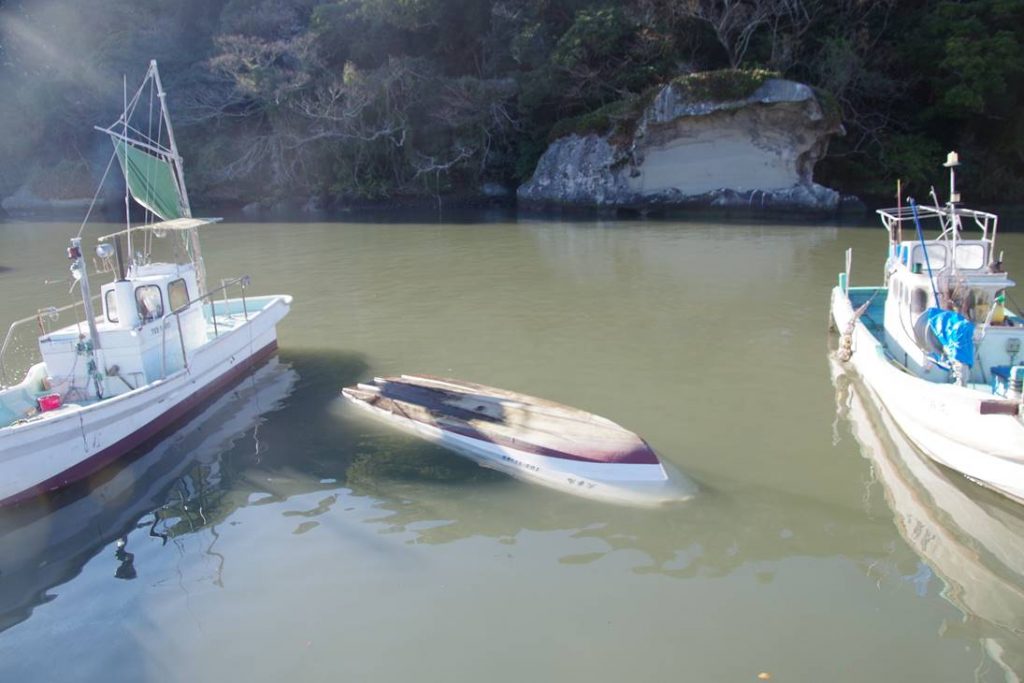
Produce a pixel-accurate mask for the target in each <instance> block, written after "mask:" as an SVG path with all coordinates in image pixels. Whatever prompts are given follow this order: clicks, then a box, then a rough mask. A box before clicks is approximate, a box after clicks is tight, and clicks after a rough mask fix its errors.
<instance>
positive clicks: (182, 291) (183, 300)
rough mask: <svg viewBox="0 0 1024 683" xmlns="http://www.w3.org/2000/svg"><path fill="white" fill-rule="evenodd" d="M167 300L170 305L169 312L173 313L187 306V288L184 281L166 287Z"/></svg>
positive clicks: (177, 281) (176, 281)
mask: <svg viewBox="0 0 1024 683" xmlns="http://www.w3.org/2000/svg"><path fill="white" fill-rule="evenodd" d="M167 298H168V299H169V300H170V303H171V310H172V311H173V312H175V313H177V312H178V311H180V310H181V309H183V308H185V307H186V306H188V286H187V285H186V284H185V281H184V280H175V281H174V282H172V283H171V284H169V285H167Z"/></svg>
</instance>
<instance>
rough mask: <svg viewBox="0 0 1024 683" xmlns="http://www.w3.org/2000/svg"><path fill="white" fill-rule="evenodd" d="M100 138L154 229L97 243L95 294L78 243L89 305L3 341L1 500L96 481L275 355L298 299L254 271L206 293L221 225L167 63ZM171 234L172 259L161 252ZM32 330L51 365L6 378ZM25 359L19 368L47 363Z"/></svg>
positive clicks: (47, 317) (42, 317) (57, 312)
mask: <svg viewBox="0 0 1024 683" xmlns="http://www.w3.org/2000/svg"><path fill="white" fill-rule="evenodd" d="M126 99H127V98H126ZM147 101H148V103H149V104H148V106H147V105H146V104H143V106H142V107H141V108H139V105H140V104H142V103H144V102H147ZM154 105H155V106H158V107H159V111H158V113H157V112H155V111H154V109H153V107H154ZM137 109H138V116H137V117H136V118H138V117H142V118H145V117H144V116H143V115H142V112H143V111H146V110H147V109H148V112H149V125H148V126H147V125H146V124H145V123H139V122H138V121H134V122H133V114H135V112H136V110H137ZM154 114H155V116H154ZM143 129H146V131H147V132H142V130H143ZM100 130H101V131H102V132H104V133H106V134H107V135H109V136H110V138H111V140H112V141H113V143H114V152H113V154H114V155H116V157H117V159H118V160H119V161H120V165H121V169H122V171H123V173H124V177H125V184H126V188H127V192H128V194H129V196H130V197H131V199H134V200H135V202H136V203H137V204H139V205H141V206H142V207H143V208H145V209H146V212H147V214H146V218H145V222H144V223H142V224H141V225H138V224H136V225H131V224H130V223H129V225H128V226H127V227H126V229H125V230H122V231H120V232H117V233H115V234H112V235H107V236H105V237H101V238H99V240H100V245H99V246H98V247H97V249H96V258H97V260H98V263H99V264H100V266H101V268H102V270H103V271H104V272H107V273H109V274H110V275H111V281H110V282H107V283H106V284H103V285H102V286H101V288H100V292H99V294H98V296H96V297H93V295H92V292H91V291H90V287H89V272H88V266H89V261H90V259H88V256H87V252H86V250H85V249H84V247H83V242H82V238H81V231H80V232H79V235H78V236H76V237H74V238H72V239H71V247H70V248H69V249H68V258H69V260H70V261H71V273H72V275H73V277H74V279H75V281H76V283H77V285H78V287H79V289H80V291H81V300H80V302H78V303H76V304H70V305H68V306H64V307H63V308H56V307H48V308H41V309H39V311H38V312H37V314H36V315H33V316H29V317H27V318H25V319H23V320H19V321H16V322H15V323H13V324H12V325H11V326H10V329H9V330H8V332H7V336H6V337H5V338H4V339H3V343H2V345H0V506H3V505H7V504H13V503H17V502H19V501H23V500H26V499H29V498H32V497H35V496H37V495H39V494H41V493H45V492H47V491H50V490H53V489H56V488H60V487H61V486H64V485H65V484H67V483H70V482H72V481H74V480H77V479H81V478H84V477H86V476H88V475H89V474H91V473H93V472H96V471H98V470H99V469H101V468H102V467H104V466H105V465H107V464H109V463H110V462H112V461H113V460H115V459H116V458H118V457H120V456H121V455H123V454H125V453H127V452H128V451H131V450H133V449H135V448H138V447H140V446H142V445H143V444H147V443H150V442H151V441H152V440H153V439H154V438H155V437H157V436H158V435H160V434H162V433H164V432H166V431H167V430H168V429H170V428H172V427H173V426H175V425H178V424H180V423H181V422H182V420H183V419H184V418H186V417H188V416H189V415H191V414H193V413H194V412H195V411H197V410H199V409H200V408H201V407H202V406H204V405H205V403H206V402H208V401H210V400H212V399H213V398H215V397H216V396H217V395H218V394H219V392H221V391H223V390H224V388H226V387H227V386H229V385H230V384H231V383H232V382H235V381H237V380H238V378H239V377H241V376H242V375H244V374H245V373H246V372H248V371H249V370H250V369H251V368H252V367H253V366H254V365H256V364H258V363H260V362H262V361H265V360H266V359H267V358H268V357H269V356H271V355H272V354H273V353H274V351H275V350H276V348H277V330H276V326H277V323H278V322H279V321H280V320H281V319H282V318H283V317H284V316H285V315H287V313H288V311H289V308H290V305H291V297H290V296H287V295H276V296H261V297H253V296H251V295H247V292H246V289H247V287H248V285H249V277H248V276H241V277H238V278H234V279H231V280H222V281H221V284H220V286H219V287H217V288H215V289H210V288H209V287H207V284H206V273H205V267H204V264H203V258H202V255H201V253H200V250H199V235H198V228H199V227H201V226H204V225H208V224H210V223H213V222H215V221H216V220H219V219H203V218H193V217H192V211H191V207H190V205H189V201H188V194H187V192H186V190H185V181H184V171H183V168H182V160H181V157H180V156H179V155H178V151H177V147H176V146H175V143H174V136H173V133H172V129H171V122H170V118H169V116H168V114H167V109H166V106H165V93H164V91H163V88H162V86H161V85H160V76H159V73H158V72H157V68H156V62H151V63H150V67H149V70H148V71H147V73H146V78H145V80H144V81H143V84H142V86H140V88H139V90H138V91H137V92H136V93H135V96H134V97H133V98H131V99H130V100H127V101H126V103H125V109H124V114H123V115H122V117H121V118H120V119H119V120H118V121H117V122H116V123H114V124H113V125H111V126H109V127H107V128H101V129H100ZM112 161H113V160H112ZM128 205H129V202H128V197H127V196H126V201H125V206H126V213H127V207H128ZM129 215H130V214H129ZM82 227H83V229H84V227H85V223H83V225H82ZM161 238H167V242H168V243H170V244H169V245H168V246H172V247H173V248H174V250H175V252H176V254H175V258H174V259H173V261H172V262H159V261H158V260H157V259H156V258H154V254H153V249H154V246H155V244H156V243H157V242H158V241H159V240H160V239H161ZM229 291H230V292H232V293H235V292H237V293H239V294H240V296H238V297H237V298H228V295H229ZM33 330H36V332H35V333H34V336H36V341H37V342H38V347H37V350H38V357H41V362H35V363H32V364H31V365H30V366H29V367H28V369H27V371H26V372H25V374H24V375H23V376H22V379H20V381H16V383H13V384H8V380H9V379H14V378H15V377H16V376H15V375H14V374H13V372H12V370H13V368H12V365H11V363H10V362H9V361H11V360H12V359H11V358H10V356H11V354H12V353H13V352H15V351H17V350H18V348H17V347H18V346H19V344H17V343H14V340H15V339H16V338H18V335H19V334H21V333H23V332H28V333H32V332H33ZM33 346H34V345H33ZM22 356H23V357H21V358H19V359H16V361H17V362H18V363H19V365H21V367H24V365H23V364H21V363H22V361H26V360H28V362H31V361H33V360H36V358H35V357H32V358H30V359H26V358H24V356H35V354H32V353H27V354H22Z"/></svg>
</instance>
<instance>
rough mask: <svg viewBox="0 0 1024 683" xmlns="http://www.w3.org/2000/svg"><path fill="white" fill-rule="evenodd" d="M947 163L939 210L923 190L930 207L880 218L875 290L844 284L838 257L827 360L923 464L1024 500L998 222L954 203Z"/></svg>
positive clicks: (1021, 323)
mask: <svg viewBox="0 0 1024 683" xmlns="http://www.w3.org/2000/svg"><path fill="white" fill-rule="evenodd" d="M958 165H959V160H958V158H957V155H956V153H950V155H949V158H948V159H947V162H946V164H945V166H946V167H948V168H949V174H950V196H949V200H948V201H947V202H946V204H945V206H940V205H939V201H938V198H937V196H936V195H935V193H934V191H933V192H932V197H933V199H934V203H933V205H931V206H918V205H917V204H916V203H915V202H914V201H913V200H910V202H909V204H908V205H907V206H902V205H899V206H897V207H896V208H893V209H882V210H879V212H878V213H879V215H880V216H881V219H882V224H883V226H884V227H885V229H886V232H887V233H888V241H889V244H888V257H887V259H886V262H885V270H884V282H883V284H882V285H881V286H873V287H853V286H851V285H850V265H851V256H850V252H849V250H848V251H847V262H846V270H845V272H843V273H840V275H839V284H838V286H837V287H835V288H834V289H833V290H832V305H831V315H832V319H833V321H834V323H835V327H836V329H837V330H838V331H839V332H840V333H841V335H842V336H841V338H840V348H839V350H838V352H837V353H838V354H839V357H840V358H841V359H843V360H844V362H847V363H849V364H851V365H852V366H853V368H855V369H856V371H857V372H858V373H859V374H860V376H861V377H863V379H864V382H865V383H866V385H867V386H868V387H870V389H871V391H872V392H873V393H874V395H875V396H876V397H877V399H878V401H879V402H880V403H881V404H882V405H883V406H884V407H885V409H886V410H887V411H888V412H889V414H890V415H892V418H893V420H894V421H895V423H896V424H897V425H898V426H899V428H900V429H901V430H902V431H903V432H904V433H905V434H906V435H907V436H908V437H909V439H910V440H911V441H912V442H913V443H914V444H915V445H916V446H917V447H918V448H920V449H921V450H922V451H923V452H924V453H925V454H926V455H928V456H929V457H930V458H932V459H933V460H935V461H936V462H938V463H941V464H942V465H945V466H946V467H950V468H952V469H954V470H957V471H959V472H961V473H963V474H965V475H966V476H968V477H970V478H971V479H974V480H975V481H977V482H980V483H981V484H983V485H985V486H988V487H990V488H992V489H994V490H996V491H999V492H1001V493H1003V494H1004V495H1006V496H1008V497H1010V498H1012V499H1013V500H1016V501H1017V502H1024V422H1022V417H1024V415H1022V410H1021V403H1022V401H1024V358H1021V357H1020V356H1021V353H1020V352H1021V340H1024V319H1022V318H1021V317H1020V316H1019V315H1018V314H1014V313H1012V312H1010V311H1009V310H1008V309H1007V308H1006V306H1005V297H1006V291H1007V290H1008V289H1009V288H1010V287H1012V286H1013V285H1014V282H1013V281H1012V280H1010V278H1009V277H1008V276H1007V274H1006V272H1005V271H1004V269H1003V265H1002V256H1001V255H1000V254H999V253H998V252H997V251H996V246H995V243H996V230H997V225H998V218H997V217H996V215H995V214H992V213H988V212H985V211H976V210H973V209H968V208H965V207H962V206H961V205H960V195H959V194H957V192H956V175H955V174H956V167H957V166H958ZM967 226H973V228H974V229H976V231H977V232H976V233H975V234H973V235H971V236H967V235H966V234H965V231H966V229H967ZM931 228H933V229H931ZM926 231H928V232H929V234H930V235H931V236H930V237H926Z"/></svg>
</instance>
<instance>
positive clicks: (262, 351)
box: [0, 296, 291, 506]
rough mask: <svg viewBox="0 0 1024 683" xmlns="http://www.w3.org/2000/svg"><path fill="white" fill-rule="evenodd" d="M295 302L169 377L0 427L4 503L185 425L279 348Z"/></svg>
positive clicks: (223, 338)
mask: <svg viewBox="0 0 1024 683" xmlns="http://www.w3.org/2000/svg"><path fill="white" fill-rule="evenodd" d="M290 305H291V297H290V296H278V297H274V298H273V299H272V300H271V301H270V302H269V303H267V305H266V306H265V307H264V308H263V309H262V310H260V311H259V313H256V314H254V315H251V316H250V318H249V320H248V322H246V323H244V324H241V325H239V326H237V327H236V328H235V329H232V330H230V331H227V332H223V333H221V334H220V335H219V336H217V337H216V338H215V339H212V340H210V341H209V342H208V343H206V344H204V345H203V346H201V347H200V348H198V349H197V350H196V351H195V352H194V353H193V354H192V355H191V356H190V358H189V364H188V367H187V368H185V369H181V370H178V371H177V372H175V373H173V374H170V375H168V376H167V377H166V378H165V379H162V380H157V381H154V382H151V383H149V384H146V385H145V386H142V387H139V388H137V389H134V390H132V391H129V392H126V393H124V394H120V395H118V396H115V397H113V398H109V399H106V400H103V401H99V402H96V403H93V404H89V405H85V406H73V405H68V406H65V407H63V408H61V409H60V410H57V411H54V412H53V413H47V414H44V415H43V416H42V417H41V418H40V419H36V420H32V421H29V422H26V423H22V424H15V425H12V426H8V427H5V428H3V429H0V471H2V472H3V473H4V476H3V477H2V479H0V506H4V505H10V504H14V503H17V502H20V501H22V500H26V499H28V498H32V497H35V496H38V495H40V494H42V493H45V492H46V491H49V490H53V489H57V488H60V487H61V486H64V485H66V484H68V483H70V482H72V481H76V480H78V479H82V478H84V477H87V476H88V475H89V474H91V473H93V472H95V471H97V470H99V469H101V468H102V467H104V466H106V465H107V464H109V463H110V462H112V461H113V460H115V459H117V458H118V457H120V456H121V455H123V454H125V453H127V452H128V451H131V450H132V449H135V448H138V447H140V446H142V445H144V444H145V443H147V442H149V441H150V440H152V439H153V438H155V437H156V436H158V435H160V434H162V433H164V432H165V431H167V430H168V429H169V428H171V427H172V426H174V425H175V424H177V423H178V422H180V421H181V420H182V419H183V418H185V417H187V416H188V415H190V414H191V413H192V412H194V411H195V410H196V409H197V408H199V407H201V406H202V405H203V404H204V403H205V402H206V401H208V400H210V399H211V398H213V397H214V396H216V395H217V393H218V392H219V391H220V390H221V389H222V388H223V387H225V386H226V385H228V384H230V383H231V382H232V381H234V380H235V379H237V378H238V377H239V376H240V375H242V374H243V373H244V372H246V371H247V370H248V369H250V368H251V367H253V365H255V364H257V363H259V362H260V361H262V360H264V359H266V358H267V357H269V356H270V355H271V354H272V353H273V352H274V351H275V349H276V348H277V330H276V325H277V323H278V321H280V320H281V319H282V318H283V317H284V316H285V315H286V314H287V313H288V310H289V308H290Z"/></svg>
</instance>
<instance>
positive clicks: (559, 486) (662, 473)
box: [345, 396, 696, 507]
mask: <svg viewBox="0 0 1024 683" xmlns="http://www.w3.org/2000/svg"><path fill="white" fill-rule="evenodd" d="M345 400H347V401H348V402H349V403H351V404H352V405H355V406H358V407H359V408H361V409H363V410H365V411H367V412H368V413H370V414H372V415H374V416H375V417H377V418H380V419H383V420H385V421H387V422H388V423H390V424H392V425H394V426H397V427H399V428H400V429H402V430H403V431H405V432H407V433H409V434H412V435H414V436H418V437H420V438H422V439H425V440H427V441H430V442H431V443H435V444H437V445H439V446H443V447H445V448H449V449H451V450H453V451H456V452H457V453H460V454H462V455H464V456H466V457H468V458H469V459H471V460H473V461H474V462H476V463H477V464H479V465H481V466H482V467H487V468H490V469H493V470H497V471H499V472H503V473H505V474H508V475H511V476H513V477H515V478H517V479H521V480H523V481H527V482H531V483H535V484H541V485H542V486H547V487H549V488H553V489H556V490H559V491H563V492H565V493H571V494H574V495H578V496H583V497H585V498H592V499H595V500H600V501H604V502H610V503H619V504H627V505H636V506H642V507H654V506H659V505H666V504H670V503H673V502H678V501H684V500H688V499H689V498H692V497H693V495H694V494H695V493H696V487H695V486H693V485H692V484H691V483H690V482H689V481H688V480H687V481H685V482H684V481H681V480H679V477H678V476H677V477H676V478H672V477H670V476H669V474H668V472H667V471H666V469H665V467H664V465H662V464H637V463H598V462H584V461H580V460H569V459H566V458H555V457H549V456H544V455H538V454H536V453H529V452H526V451H522V450H519V449H516V448H511V447H509V446H503V445H501V444H498V443H494V442H491V441H485V440H482V439H474V438H470V437H468V436H463V435H461V434H455V433H452V432H449V431H446V430H443V429H440V428H438V427H436V426H433V425H429V424H425V423H423V422H419V421H417V420H410V419H406V418H403V417H400V416H398V415H395V414H394V413H391V412H390V411H387V410H382V409H380V408H376V407H374V406H372V405H370V404H368V403H366V402H364V401H359V400H355V399H352V398H350V397H348V396H345Z"/></svg>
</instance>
